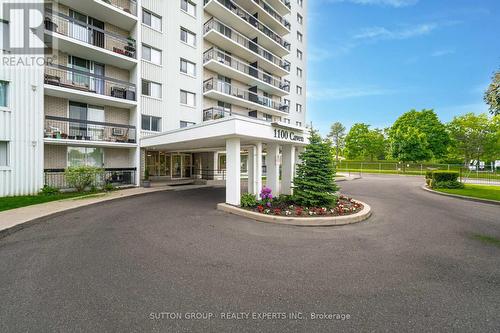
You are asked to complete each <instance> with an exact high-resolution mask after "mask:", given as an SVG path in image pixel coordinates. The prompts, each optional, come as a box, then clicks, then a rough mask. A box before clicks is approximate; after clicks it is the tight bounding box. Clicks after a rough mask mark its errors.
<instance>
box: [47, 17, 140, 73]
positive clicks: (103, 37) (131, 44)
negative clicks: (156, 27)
mask: <svg viewBox="0 0 500 333" xmlns="http://www.w3.org/2000/svg"><path fill="white" fill-rule="evenodd" d="M44 25H45V34H46V35H47V38H46V42H47V43H48V44H49V45H50V43H51V42H52V40H51V38H57V41H56V43H57V45H54V46H53V47H55V48H57V49H58V50H61V51H63V52H66V53H68V54H78V56H80V57H83V58H86V59H93V60H94V61H97V62H100V63H105V64H113V66H117V67H120V68H125V69H131V68H133V67H134V66H136V65H137V61H136V58H137V54H136V41H135V40H134V39H132V38H126V37H123V36H120V35H118V34H115V33H112V32H109V31H105V30H102V29H99V28H96V27H94V26H91V25H89V24H86V23H83V22H81V21H78V20H76V19H74V18H72V17H69V16H67V15H65V14H62V13H58V12H53V11H51V10H46V12H45V20H44ZM50 46H52V45H50Z"/></svg>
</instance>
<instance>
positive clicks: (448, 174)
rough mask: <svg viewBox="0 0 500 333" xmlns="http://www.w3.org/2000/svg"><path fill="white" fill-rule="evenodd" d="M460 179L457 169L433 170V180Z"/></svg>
mask: <svg viewBox="0 0 500 333" xmlns="http://www.w3.org/2000/svg"><path fill="white" fill-rule="evenodd" d="M447 181H458V172H457V171H445V170H435V171H433V172H432V182H433V183H434V182H438V183H439V182H447Z"/></svg>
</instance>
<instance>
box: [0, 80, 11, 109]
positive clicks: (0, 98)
mask: <svg viewBox="0 0 500 333" xmlns="http://www.w3.org/2000/svg"><path fill="white" fill-rule="evenodd" d="M8 99H9V82H7V81H0V107H4V108H6V107H7V106H8V105H9V100H8Z"/></svg>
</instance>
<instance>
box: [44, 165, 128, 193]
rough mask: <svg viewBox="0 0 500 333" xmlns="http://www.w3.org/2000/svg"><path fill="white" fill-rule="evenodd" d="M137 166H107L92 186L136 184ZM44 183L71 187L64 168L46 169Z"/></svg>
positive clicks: (58, 186) (97, 175)
mask: <svg viewBox="0 0 500 333" xmlns="http://www.w3.org/2000/svg"><path fill="white" fill-rule="evenodd" d="M136 173H137V171H136V168H106V169H104V171H103V172H101V173H98V174H96V175H95V178H94V179H93V182H92V186H95V187H102V186H104V185H106V184H112V185H114V186H127V185H135V182H136V178H135V177H136ZM43 174H44V184H45V185H47V186H51V187H55V188H58V189H70V186H69V185H68V182H67V180H66V176H65V174H64V169H45V170H44V172H43Z"/></svg>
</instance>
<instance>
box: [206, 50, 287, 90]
mask: <svg viewBox="0 0 500 333" xmlns="http://www.w3.org/2000/svg"><path fill="white" fill-rule="evenodd" d="M210 60H215V61H217V62H220V63H222V64H224V65H226V66H229V67H232V68H234V69H236V70H237V71H239V72H242V73H245V74H247V75H250V76H253V77H255V78H257V79H259V80H261V81H263V82H266V83H268V84H270V85H272V86H274V87H276V88H278V89H281V90H284V91H287V92H289V91H290V83H288V82H286V81H282V80H281V79H279V78H277V77H275V76H273V75H271V74H267V73H266V72H264V71H263V70H262V69H260V68H258V67H253V66H250V65H248V64H246V63H244V62H242V61H240V60H238V59H236V58H234V57H233V56H231V55H229V54H228V53H226V52H224V51H222V50H220V49H218V48H210V49H208V50H207V51H205V53H204V54H203V63H204V64H205V63H207V62H208V61H210Z"/></svg>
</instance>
